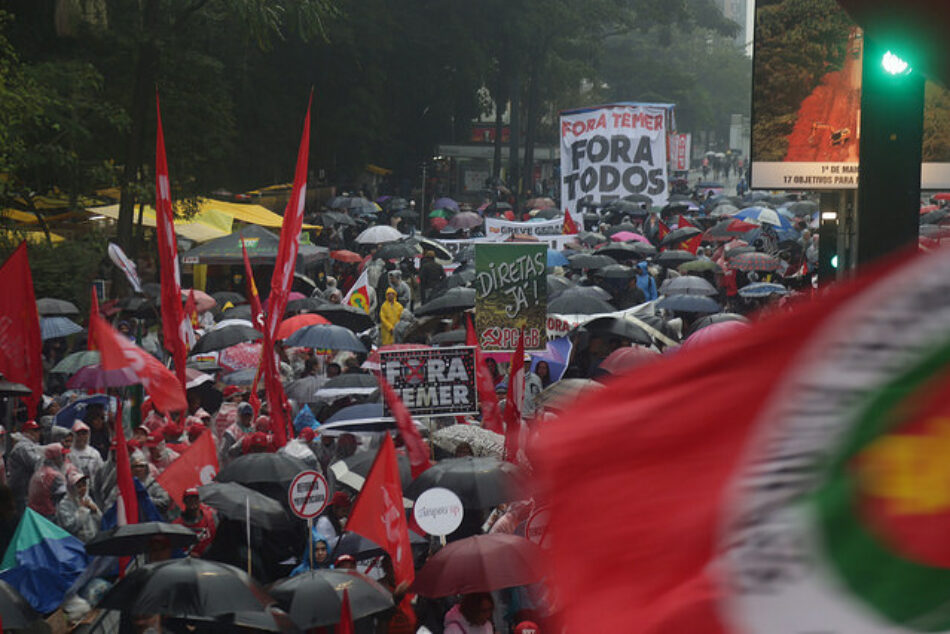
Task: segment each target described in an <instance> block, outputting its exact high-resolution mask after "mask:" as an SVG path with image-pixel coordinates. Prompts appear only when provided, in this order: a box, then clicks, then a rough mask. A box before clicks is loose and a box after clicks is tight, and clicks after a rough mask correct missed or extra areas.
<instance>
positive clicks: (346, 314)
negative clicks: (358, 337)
mask: <svg viewBox="0 0 950 634" xmlns="http://www.w3.org/2000/svg"><path fill="white" fill-rule="evenodd" d="M311 312H314V313H317V314H318V315H321V316H323V317H326V318H327V321H329V322H330V323H331V324H333V325H334V326H342V327H343V328H346V329H348V330H352V331H353V332H363V331H364V330H368V329H370V328H372V327H373V318H372V317H370V316H369V315H368V314H367V313H366V311H365V310H363V309H362V308H356V307H355V306H347V305H346V304H332V303H327V304H324V305H323V306H322V307H320V308H319V309H317V310H314V311H311Z"/></svg>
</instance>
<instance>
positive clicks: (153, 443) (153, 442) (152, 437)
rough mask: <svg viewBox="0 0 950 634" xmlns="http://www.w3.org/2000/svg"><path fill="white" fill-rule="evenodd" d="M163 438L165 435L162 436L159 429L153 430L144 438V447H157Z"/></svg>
mask: <svg viewBox="0 0 950 634" xmlns="http://www.w3.org/2000/svg"><path fill="white" fill-rule="evenodd" d="M164 440H165V437H164V436H162V433H161V431H153V432H152V433H151V434H149V436H148V438H147V439H146V440H145V446H146V447H158V446H159V445H160V444H162V442H163V441H164Z"/></svg>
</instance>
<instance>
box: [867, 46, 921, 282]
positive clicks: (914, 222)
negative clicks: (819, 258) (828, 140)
mask: <svg viewBox="0 0 950 634" xmlns="http://www.w3.org/2000/svg"><path fill="white" fill-rule="evenodd" d="M874 35H875V31H870V32H867V33H865V42H864V64H863V68H862V74H861V83H862V86H861V140H860V144H861V145H860V160H861V172H860V180H859V182H858V223H857V225H858V240H857V263H858V265H859V266H861V265H864V264H867V263H868V262H871V261H872V260H875V259H877V258H879V257H881V256H884V255H887V254H888V253H892V252H894V251H897V250H899V249H901V248H904V247H908V246H910V245H916V243H917V238H918V219H919V215H920V164H921V139H922V136H923V113H924V77H923V76H922V75H921V74H920V73H919V72H916V71H914V69H913V68H910V67H909V66H908V65H907V64H906V63H903V62H902V61H901V60H900V59H899V58H897V57H896V56H894V55H890V56H889V57H888V55H889V49H888V48H887V47H885V46H884V45H882V44H881V42H880V39H878V40H877V41H876V40H875V39H874ZM882 60H883V61H882ZM895 60H896V61H895Z"/></svg>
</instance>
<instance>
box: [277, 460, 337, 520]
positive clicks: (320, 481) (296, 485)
mask: <svg viewBox="0 0 950 634" xmlns="http://www.w3.org/2000/svg"><path fill="white" fill-rule="evenodd" d="M287 500H288V501H289V502H290V510H291V511H293V512H294V515H296V516H297V517H300V518H302V519H305V520H308V519H311V518H313V517H316V516H317V515H320V513H322V512H323V509H325V508H326V507H327V504H328V503H329V501H330V487H329V485H327V479H326V478H324V477H323V476H322V475H320V474H319V473H317V472H316V471H301V472H300V473H298V474H297V477H296V478H294V481H293V482H291V483H290V489H289V490H288V491H287Z"/></svg>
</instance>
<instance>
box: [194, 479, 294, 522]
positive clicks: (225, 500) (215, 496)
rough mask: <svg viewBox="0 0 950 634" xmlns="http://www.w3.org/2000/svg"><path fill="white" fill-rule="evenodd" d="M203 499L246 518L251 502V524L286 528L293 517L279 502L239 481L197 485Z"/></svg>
mask: <svg viewBox="0 0 950 634" xmlns="http://www.w3.org/2000/svg"><path fill="white" fill-rule="evenodd" d="M198 495H199V496H200V497H201V501H202V502H204V503H205V504H207V505H208V506H210V507H211V508H213V509H216V510H217V511H218V513H220V514H221V515H222V516H224V517H228V518H230V519H233V520H238V521H244V519H245V517H246V513H247V506H250V509H251V512H250V517H251V524H252V525H254V526H258V527H260V528H263V529H265V530H273V529H283V528H287V527H288V526H289V524H290V518H289V517H287V513H286V512H285V511H284V507H283V506H281V505H280V503H279V502H277V501H276V500H273V499H271V498H269V497H267V496H266V495H264V494H263V493H259V492H257V491H255V490H254V489H251V488H248V487H246V486H244V485H242V484H238V483H237V482H211V483H210V484H206V485H204V486H200V487H198Z"/></svg>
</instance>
